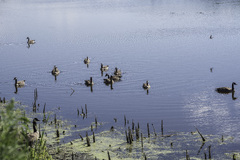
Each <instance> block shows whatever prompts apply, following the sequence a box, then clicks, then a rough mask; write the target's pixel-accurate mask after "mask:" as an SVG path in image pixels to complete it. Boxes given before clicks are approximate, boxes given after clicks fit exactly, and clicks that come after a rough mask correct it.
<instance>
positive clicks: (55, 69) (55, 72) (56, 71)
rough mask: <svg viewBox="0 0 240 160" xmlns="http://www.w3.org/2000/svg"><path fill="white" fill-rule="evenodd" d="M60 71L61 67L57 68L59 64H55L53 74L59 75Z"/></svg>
mask: <svg viewBox="0 0 240 160" xmlns="http://www.w3.org/2000/svg"><path fill="white" fill-rule="evenodd" d="M59 73H60V71H59V69H58V68H57V66H56V65H55V66H54V67H53V70H52V74H53V75H56V76H57V75H59Z"/></svg>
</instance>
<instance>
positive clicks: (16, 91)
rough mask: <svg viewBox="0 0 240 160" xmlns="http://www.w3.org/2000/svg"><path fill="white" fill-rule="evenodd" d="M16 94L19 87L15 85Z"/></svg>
mask: <svg viewBox="0 0 240 160" xmlns="http://www.w3.org/2000/svg"><path fill="white" fill-rule="evenodd" d="M14 93H15V94H17V93H18V87H17V86H16V85H15V92H14Z"/></svg>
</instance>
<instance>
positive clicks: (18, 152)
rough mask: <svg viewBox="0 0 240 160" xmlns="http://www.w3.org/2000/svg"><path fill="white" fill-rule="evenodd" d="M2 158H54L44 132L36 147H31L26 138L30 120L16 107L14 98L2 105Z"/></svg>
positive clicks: (0, 119) (0, 145) (17, 159)
mask: <svg viewBox="0 0 240 160" xmlns="http://www.w3.org/2000/svg"><path fill="white" fill-rule="evenodd" d="M0 107H1V113H0V159H1V160H5V159H14V160H26V159H33V160H37V159H52V158H51V156H49V154H48V153H47V148H46V141H45V140H44V133H43V132H42V134H41V135H42V136H41V138H40V140H38V141H37V142H36V143H35V145H34V147H30V146H29V145H28V142H27V140H26V137H27V133H29V132H30V130H29V128H28V125H30V123H31V122H30V121H29V119H28V118H27V117H25V113H24V112H23V111H22V110H20V109H16V107H15V102H14V100H11V101H10V102H9V103H8V104H4V105H0Z"/></svg>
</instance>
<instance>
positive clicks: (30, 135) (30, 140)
mask: <svg viewBox="0 0 240 160" xmlns="http://www.w3.org/2000/svg"><path fill="white" fill-rule="evenodd" d="M37 121H39V120H38V119H37V118H34V119H33V121H32V123H33V133H27V140H28V144H29V146H33V144H34V142H36V141H37V140H38V138H39V132H38V131H37Z"/></svg>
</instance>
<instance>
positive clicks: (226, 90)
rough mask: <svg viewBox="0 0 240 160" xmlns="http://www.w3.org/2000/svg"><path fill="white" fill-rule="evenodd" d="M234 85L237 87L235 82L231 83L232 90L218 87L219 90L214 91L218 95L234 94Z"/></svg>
mask: <svg viewBox="0 0 240 160" xmlns="http://www.w3.org/2000/svg"><path fill="white" fill-rule="evenodd" d="M234 85H237V84H236V83H235V82H233V83H232V88H229V87H220V88H216V91H217V92H219V93H231V92H234V91H235V90H234Z"/></svg>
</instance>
